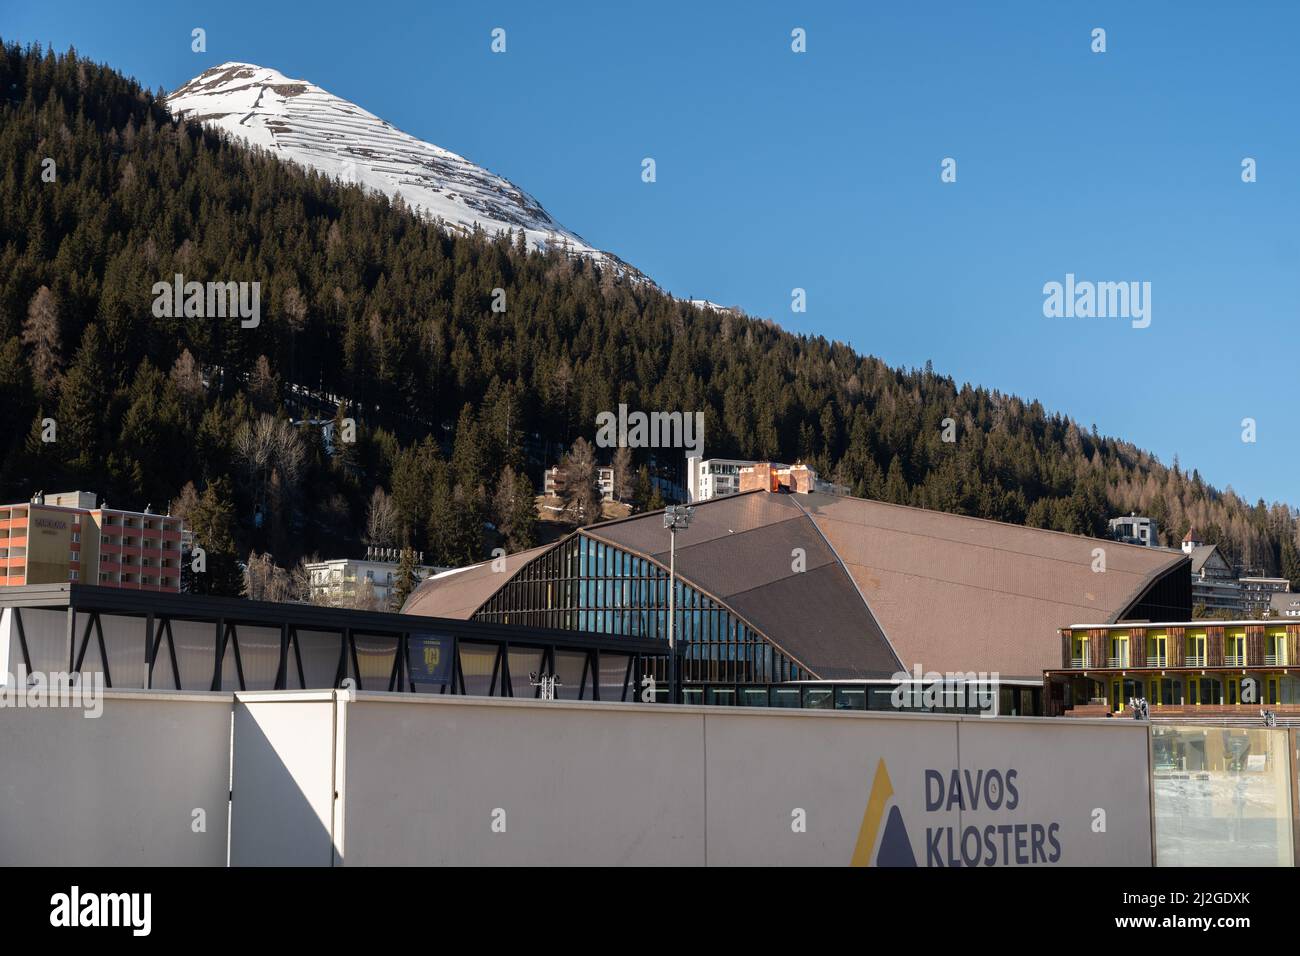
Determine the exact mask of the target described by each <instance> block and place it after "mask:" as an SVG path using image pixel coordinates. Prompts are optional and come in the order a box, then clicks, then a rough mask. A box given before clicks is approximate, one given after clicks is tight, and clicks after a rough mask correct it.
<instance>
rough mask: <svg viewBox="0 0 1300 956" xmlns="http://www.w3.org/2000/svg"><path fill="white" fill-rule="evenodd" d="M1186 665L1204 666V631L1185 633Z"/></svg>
mask: <svg viewBox="0 0 1300 956" xmlns="http://www.w3.org/2000/svg"><path fill="white" fill-rule="evenodd" d="M1186 664H1187V666H1188V667H1204V666H1205V633H1204V632H1201V633H1199V634H1188V635H1187V661H1186Z"/></svg>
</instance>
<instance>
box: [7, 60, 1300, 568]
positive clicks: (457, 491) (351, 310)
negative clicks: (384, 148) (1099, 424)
mask: <svg viewBox="0 0 1300 956" xmlns="http://www.w3.org/2000/svg"><path fill="white" fill-rule="evenodd" d="M0 90H3V91H7V93H6V95H4V96H0V169H5V170H7V171H9V175H6V176H3V177H0V406H3V408H4V409H5V414H3V415H0V500H3V501H22V500H25V499H26V498H27V497H28V496H29V495H30V494H31V493H32V492H34V491H35V490H36V489H38V488H47V489H49V488H57V487H69V488H72V487H81V488H83V489H85V490H95V491H99V492H100V493H101V494H105V495H106V496H107V498H108V500H109V501H112V502H114V503H115V504H118V505H120V506H132V507H135V508H143V507H144V506H145V505H146V504H148V503H149V502H153V503H154V504H155V506H158V505H159V504H160V503H162V502H167V501H175V500H176V498H177V496H178V494H179V495H180V497H181V498H182V499H185V498H186V495H185V492H184V489H186V488H187V487H189V488H190V491H191V493H192V494H191V495H190V498H191V499H192V498H193V497H194V494H193V493H194V492H195V490H196V489H197V491H198V492H201V493H202V497H203V502H202V508H200V509H198V510H197V511H195V510H193V509H192V508H191V509H190V510H189V511H188V512H187V513H188V514H189V515H190V518H189V519H188V520H190V523H191V524H193V525H194V527H196V528H203V527H205V525H204V522H206V531H205V532H204V534H206V535H208V536H211V535H213V534H217V535H219V536H222V537H224V538H226V539H229V540H230V541H232V542H233V544H231V545H229V547H228V548H227V551H228V552H229V554H231V555H233V554H238V556H239V557H241V558H243V557H246V556H247V555H248V552H249V550H250V549H251V548H256V549H258V550H260V551H270V552H271V553H272V554H274V556H275V559H276V561H277V562H278V563H280V564H282V565H287V564H288V563H291V562H292V561H294V560H296V558H297V556H298V555H300V554H304V553H305V554H310V553H312V552H318V553H320V554H322V555H340V554H353V555H359V554H361V553H363V552H364V544H363V543H362V541H361V540H360V536H361V534H362V533H363V532H362V529H365V528H366V527H367V521H366V518H367V514H368V512H370V511H373V510H374V509H373V508H372V507H371V506H370V502H371V501H372V495H373V494H374V492H375V490H376V488H379V489H381V490H382V491H385V492H390V493H391V496H392V509H391V510H392V511H393V512H395V514H396V519H395V524H396V528H397V531H396V532H391V527H390V533H386V534H385V535H381V536H380V537H379V538H377V539H374V540H377V541H379V542H381V543H382V544H384V545H385V546H393V545H395V544H400V543H402V542H405V541H409V542H411V543H412V544H413V545H414V546H415V547H416V548H418V549H421V550H425V551H426V552H428V557H429V558H430V559H431V560H432V562H433V563H435V564H447V565H450V564H464V563H468V562H470V561H476V560H481V559H482V557H483V556H484V554H485V553H486V551H485V542H484V541H483V540H482V538H483V534H482V531H483V521H484V520H487V521H491V522H492V523H493V524H495V525H496V526H497V527H498V528H502V527H506V526H507V525H508V523H509V522H510V521H511V515H512V514H514V511H513V510H512V508H510V507H508V506H509V505H510V503H511V501H514V500H518V499H522V498H523V497H529V498H530V500H531V496H530V495H527V496H526V495H523V494H520V490H521V489H523V490H525V491H529V492H530V491H531V489H527V488H526V487H525V486H526V484H527V482H526V481H524V480H523V478H522V477H521V475H520V472H521V471H523V472H526V473H527V475H528V476H529V477H531V478H532V480H533V483H534V485H535V483H536V482H537V479H538V478H539V477H540V474H541V470H542V467H543V466H549V465H552V464H554V463H555V461H556V459H557V457H558V455H559V453H560V450H561V449H560V446H568V445H569V444H570V443H572V442H573V441H574V440H575V439H576V438H577V437H579V436H586V437H587V438H590V437H591V436H592V435H593V433H594V430H595V424H594V423H595V420H596V415H598V414H599V413H600V412H601V411H603V410H610V409H615V408H617V407H618V405H619V404H620V403H626V404H627V405H628V407H629V408H632V409H638V410H667V411H671V410H679V409H680V410H686V411H695V410H699V411H703V412H704V415H705V428H706V446H705V447H706V451H707V453H708V454H710V455H716V456H721V457H736V458H769V457H770V458H774V459H776V460H791V459H794V458H796V457H798V458H803V459H804V460H805V461H808V462H810V463H811V464H812V465H813V466H814V467H815V468H816V469H817V471H818V472H820V473H822V474H824V475H828V476H831V477H833V478H835V479H836V480H838V481H840V482H841V483H843V484H846V485H848V486H850V487H851V488H852V489H853V492H854V493H855V494H857V495H859V496H863V497H874V498H880V499H883V500H887V501H892V502H897V503H900V504H913V505H920V506H923V507H928V508H934V509H938V510H942V511H949V512H953V513H957V514H967V515H974V516H979V517H985V518H995V519H997V520H1000V521H1008V522H1017V523H1024V524H1029V525H1035V526H1039V527H1049V528H1055V529H1057V530H1061V531H1071V532H1084V533H1093V534H1100V533H1104V532H1105V528H1106V519H1107V518H1108V517H1109V516H1111V515H1114V514H1126V513H1128V512H1129V511H1131V510H1137V511H1140V512H1142V513H1145V514H1149V515H1150V516H1152V517H1154V518H1156V519H1157V520H1158V521H1159V523H1160V528H1161V532H1162V535H1163V539H1162V540H1163V541H1164V542H1165V543H1166V544H1175V545H1176V544H1177V542H1179V541H1180V540H1181V538H1182V536H1183V534H1184V532H1185V531H1187V529H1188V528H1189V527H1190V526H1191V525H1195V526H1196V527H1197V528H1198V529H1199V531H1200V532H1201V537H1202V538H1203V539H1204V540H1206V541H1210V542H1218V543H1221V544H1222V545H1223V546H1224V548H1225V550H1226V551H1227V553H1228V555H1229V558H1230V559H1231V560H1233V561H1235V562H1237V563H1240V564H1244V565H1251V566H1256V567H1260V568H1262V569H1265V570H1276V569H1280V570H1282V571H1283V573H1284V574H1286V576H1287V577H1288V578H1291V579H1293V580H1294V581H1295V582H1296V585H1297V589H1298V590H1300V554H1297V551H1296V548H1295V540H1296V530H1297V524H1296V518H1295V515H1294V513H1293V512H1292V510H1291V509H1290V508H1288V507H1286V506H1285V505H1282V504H1276V505H1274V506H1273V507H1271V508H1270V507H1268V506H1267V505H1265V504H1264V503H1263V502H1259V503H1258V504H1256V505H1254V506H1253V507H1252V506H1251V505H1250V504H1249V503H1247V502H1245V501H1243V500H1242V499H1241V498H1240V497H1239V496H1238V495H1236V494H1234V493H1233V492H1232V491H1231V490H1227V491H1222V492H1220V491H1218V490H1216V489H1214V488H1213V487H1210V486H1208V485H1206V484H1205V483H1204V482H1203V481H1202V480H1201V478H1200V477H1199V475H1198V474H1197V473H1196V472H1195V471H1194V470H1191V469H1188V470H1186V471H1184V470H1183V469H1182V468H1180V467H1179V465H1178V463H1176V462H1175V464H1174V466H1173V467H1167V466H1165V465H1163V464H1162V463H1161V462H1159V461H1158V460H1157V459H1155V458H1154V457H1153V456H1151V455H1150V454H1149V453H1147V452H1144V451H1142V450H1141V449H1138V448H1136V447H1134V446H1133V445H1132V444H1130V443H1128V442H1125V441H1122V440H1118V439H1114V438H1109V437H1106V436H1103V435H1100V434H1098V433H1097V432H1096V431H1095V430H1088V429H1086V428H1082V427H1080V426H1079V424H1078V423H1076V422H1074V421H1072V420H1070V419H1069V418H1066V417H1064V416H1061V415H1058V414H1053V413H1051V412H1050V411H1048V410H1046V409H1044V408H1043V407H1042V406H1041V405H1040V404H1039V403H1037V402H1033V401H1024V400H1021V399H1019V398H1017V397H1015V396H1010V395H1006V394H1003V393H999V392H997V391H993V390H990V389H987V388H982V387H976V386H971V385H964V386H959V385H958V384H957V383H955V382H954V381H953V380H952V379H951V378H948V377H944V376H942V375H938V374H935V373H934V372H933V371H932V370H931V369H929V368H928V367H927V368H926V369H924V370H916V369H913V370H906V369H895V368H890V367H889V366H888V365H886V364H885V363H884V362H882V361H881V360H880V359H877V358H873V357H870V356H866V355H862V354H859V353H856V352H854V351H853V350H851V349H850V348H848V347H847V346H845V345H842V344H839V343H833V342H828V341H826V340H825V339H822V338H819V337H813V336H796V335H791V334H789V333H786V332H783V331H781V330H780V329H779V328H778V327H777V326H776V325H774V324H772V323H769V322H766V321H760V320H755V319H748V318H745V317H742V316H737V315H735V314H732V313H728V312H721V311H715V310H714V309H711V308H707V307H699V306H695V305H691V304H688V303H686V302H684V301H682V300H680V299H674V298H672V297H670V296H668V295H666V294H665V293H664V292H663V291H662V290H660V289H658V288H656V287H655V286H653V285H652V284H650V283H648V282H638V281H629V280H628V279H626V278H624V277H621V276H619V275H616V274H614V272H613V270H609V269H597V268H596V267H595V266H594V265H593V262H592V260H591V259H589V258H585V257H569V258H566V257H564V256H562V255H561V254H560V253H559V252H558V251H556V250H555V248H554V246H552V247H551V249H550V250H549V251H547V252H542V253H539V252H536V251H530V252H527V253H526V254H525V253H524V252H522V251H521V250H519V249H517V248H513V247H511V246H509V245H508V244H507V243H505V242H504V241H488V240H486V239H484V238H482V237H475V236H466V235H463V234H459V233H457V232H454V231H449V230H446V229H440V228H436V227H435V226H434V225H433V224H432V223H431V222H428V221H422V220H420V219H417V218H416V217H414V216H413V215H411V213H410V211H409V210H408V209H399V208H396V207H395V206H394V205H393V204H391V203H389V202H386V201H380V200H379V199H378V198H376V197H375V196H373V195H368V194H365V193H363V192H362V191H360V190H358V189H352V188H343V187H341V186H340V185H339V183H338V182H337V181H335V180H331V179H327V178H323V177H321V176H319V175H315V174H310V175H309V174H308V172H307V171H305V170H304V169H303V168H302V167H301V166H299V165H297V164H294V163H285V162H281V161H280V160H279V159H278V158H277V157H276V155H275V154H273V153H269V152H263V151H258V152H254V151H252V150H249V149H248V148H246V147H245V146H244V145H243V144H242V143H240V142H236V141H233V140H231V139H230V138H229V137H227V136H224V135H219V134H218V133H217V132H216V131H214V130H211V129H207V128H205V127H203V126H202V125H201V124H199V123H188V122H187V123H178V122H176V121H175V120H174V117H173V116H172V115H171V114H170V113H169V112H168V111H167V110H166V108H165V107H164V106H163V105H161V103H160V102H159V101H158V100H156V99H155V98H154V97H153V96H151V95H150V94H149V93H148V92H147V91H145V90H142V89H141V88H140V87H139V85H138V84H136V83H135V82H133V81H130V80H128V79H126V78H125V77H123V76H122V75H121V74H119V73H116V72H115V71H113V70H111V69H109V68H108V67H104V66H99V65H96V64H94V63H91V62H90V61H87V60H85V59H81V58H78V57H76V56H74V55H65V56H61V57H60V56H55V55H53V54H48V55H47V54H46V53H45V52H44V51H43V50H40V49H35V50H32V49H29V50H27V51H24V50H23V49H21V48H19V47H17V46H15V45H13V44H9V45H6V46H3V48H2V49H0ZM44 157H48V158H49V159H50V160H53V161H54V163H55V164H56V165H57V169H58V178H57V181H48V182H47V181H43V180H42V175H41V174H42V167H43V165H44V163H43V158H44ZM51 168H52V167H51ZM176 273H184V274H185V276H186V278H187V279H188V278H191V277H192V278H194V279H195V280H200V281H219V282H226V281H255V282H259V283H260V284H261V290H262V295H261V300H260V301H261V322H260V324H259V325H257V326H256V327H253V328H243V327H242V326H241V323H239V322H238V321H230V320H222V319H221V318H215V319H214V318H182V317H173V318H160V317H155V316H154V315H153V313H152V308H151V306H152V303H153V299H154V295H153V292H152V289H153V287H154V284H155V283H157V282H158V281H159V280H164V281H170V280H171V279H172V277H173V276H174V275H175V274H176ZM864 281H865V280H864ZM497 287H500V288H502V289H504V290H505V292H506V301H507V302H508V303H509V309H508V311H506V312H499V311H497V310H494V309H493V296H492V295H491V290H493V289H494V288H497ZM870 318H871V317H870V316H864V317H863V320H864V321H868V320H869V319H870ZM304 389H307V390H310V391H311V392H313V393H315V395H316V396H318V397H326V396H327V397H326V398H323V400H321V401H316V402H315V403H314V404H313V403H311V402H308V401H307V400H306V399H305V398H304ZM336 401H337V402H341V403H342V405H343V408H342V409H340V410H339V412H338V414H340V415H342V416H355V418H356V422H357V426H358V427H357V432H356V439H357V440H356V443H355V445H343V444H335V445H333V447H332V449H326V447H325V445H324V443H323V441H322V439H321V435H320V432H319V429H318V428H315V427H313V426H311V425H309V424H306V423H301V420H302V419H304V418H306V419H321V418H329V417H332V416H333V415H334V414H335V409H334V403H335V402H336ZM47 418H53V419H55V420H56V421H57V423H58V440H57V441H56V442H48V441H46V440H43V436H44V434H45V428H46V419H47ZM290 418H292V419H294V420H296V421H299V422H300V424H298V425H295V426H293V429H292V430H291V429H290V428H289V427H288V424H287V423H288V421H289V419H290ZM944 419H951V420H953V421H954V422H956V423H957V425H958V430H957V441H955V442H946V441H944V440H943V438H942V436H943V433H944V430H945V425H944V424H943V423H944ZM267 427H269V428H270V431H269V432H267V436H269V438H273V439H276V441H277V442H278V443H279V444H278V445H276V447H278V448H279V449H280V452H278V453H277V454H281V456H282V457H283V461H276V462H274V463H271V462H269V460H268V459H267V457H266V456H265V455H263V454H262V452H259V451H258V450H257V449H258V448H259V447H264V445H258V444H257V443H251V444H250V442H248V441H245V440H244V439H248V438H253V437H255V435H254V433H253V431H252V430H253V429H254V428H257V429H262V430H265V429H266V428H267ZM295 435H296V436H297V437H298V438H299V439H300V442H296V441H294V440H293V437H294V436H295ZM277 436H278V437H277ZM250 449H251V451H250ZM259 456H260V457H259ZM602 457H603V456H602ZM658 461H659V463H660V464H670V463H674V464H675V463H680V461H681V458H680V456H678V455H676V454H671V455H670V454H669V453H665V452H664V451H663V450H662V449H660V450H659V459H658ZM641 464H646V465H652V464H654V462H651V461H650V454H649V453H648V452H647V451H646V450H638V451H637V452H636V453H635V461H634V467H635V466H638V465H641ZM190 483H192V485H193V487H190ZM638 484H639V482H638ZM646 484H647V485H648V476H647V482H646ZM502 489H507V490H510V489H513V491H514V494H512V495H509V496H503V495H502V494H501V490H502ZM504 498H509V499H510V501H506V500H504ZM259 506H260V507H261V508H262V511H261V514H263V515H269V517H268V518H267V520H266V522H265V523H264V524H261V525H259V524H258V523H256V522H255V518H254V515H255V513H257V512H256V511H255V509H256V508H257V507H259ZM394 534H395V535H396V540H394ZM510 546H511V547H512V548H514V547H516V546H518V547H523V546H525V545H524V544H523V543H522V542H516V543H512V544H511V545H510ZM488 547H490V545H488ZM213 554H214V552H213V551H211V550H210V551H209V561H210V562H211V560H212V558H213ZM232 560H233V558H232Z"/></svg>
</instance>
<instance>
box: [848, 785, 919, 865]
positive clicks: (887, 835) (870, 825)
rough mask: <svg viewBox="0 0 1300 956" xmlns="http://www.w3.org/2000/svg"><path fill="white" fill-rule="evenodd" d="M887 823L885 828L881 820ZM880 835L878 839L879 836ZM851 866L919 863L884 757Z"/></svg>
mask: <svg viewBox="0 0 1300 956" xmlns="http://www.w3.org/2000/svg"><path fill="white" fill-rule="evenodd" d="M882 821H883V822H884V827H883V829H882V827H881V822H882ZM877 838H878V839H877ZM850 865H851V866H916V854H915V853H913V852H912V841H911V839H909V838H908V835H907V827H906V825H904V823H903V813H902V811H901V810H899V808H898V801H897V800H895V799H894V785H893V783H891V782H890V780H889V770H888V769H887V768H886V767H885V761H884V760H883V759H882V760H881V761H880V763H879V764H877V765H876V777H875V779H874V780H873V781H872V782H871V796H870V797H869V798H868V799H867V809H866V810H865V811H864V812H863V814H862V827H861V828H860V829H859V830H858V843H857V846H855V847H854V848H853V860H852V862H851V863H850Z"/></svg>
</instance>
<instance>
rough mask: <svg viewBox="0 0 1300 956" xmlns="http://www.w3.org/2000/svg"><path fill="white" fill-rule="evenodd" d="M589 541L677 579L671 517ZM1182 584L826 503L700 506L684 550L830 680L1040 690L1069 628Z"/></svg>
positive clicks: (420, 595)
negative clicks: (948, 681) (968, 679)
mask: <svg viewBox="0 0 1300 956" xmlns="http://www.w3.org/2000/svg"><path fill="white" fill-rule="evenodd" d="M582 533H583V534H585V535H588V536H590V537H593V538H597V539H600V540H603V541H606V542H608V543H610V544H614V545H617V546H619V547H622V548H624V549H626V550H628V551H632V552H636V553H639V554H642V555H645V556H647V557H649V558H651V559H653V560H655V561H658V562H659V563H661V564H663V565H664V566H667V564H668V544H669V536H668V532H667V531H665V530H664V527H663V517H662V512H658V511H656V512H652V513H649V514H643V515H635V516H633V517H631V518H624V519H620V520H617V521H609V522H604V523H602V524H597V525H592V526H591V527H588V528H585V529H583V531H582ZM1098 548H1101V549H1103V550H1104V552H1105V561H1106V564H1105V568H1106V570H1105V571H1104V572H1101V573H1097V572H1094V570H1093V566H1094V551H1095V549H1098ZM544 550H545V548H535V549H533V550H531V551H525V552H520V553H519V554H515V555H510V556H509V557H508V558H506V572H507V573H506V574H501V573H494V572H492V570H491V565H490V563H488V564H483V565H476V566H474V567H473V568H469V569H466V570H464V571H459V572H451V573H448V574H445V575H439V576H437V577H434V578H431V579H429V580H428V581H426V582H424V583H423V584H421V585H420V587H419V588H418V589H417V590H416V591H415V593H414V594H412V596H411V599H410V601H408V603H407V606H406V607H405V608H404V610H405V611H407V612H410V613H415V614H431V615H437V616H443V617H469V616H471V615H472V614H473V613H474V611H475V610H477V608H478V607H479V606H481V605H482V604H483V602H485V601H486V600H487V599H488V598H489V597H490V596H491V595H492V594H493V593H495V591H496V590H497V588H499V587H500V586H501V584H503V583H504V582H505V580H506V579H507V578H508V577H509V576H510V574H513V573H514V572H515V571H516V570H517V569H518V568H519V567H521V566H522V565H523V564H524V563H525V562H526V561H528V560H530V559H531V558H533V557H535V556H537V555H538V554H540V553H542V551H544ZM1186 568H1187V558H1186V556H1185V555H1183V554H1182V553H1181V552H1176V551H1166V550H1163V549H1158V548H1144V547H1139V546H1135V545H1126V544H1121V543H1118V542H1115V541H1111V540H1102V539H1097V538H1088V537H1082V536H1079V535H1071V534H1062V533H1060V532H1055V531H1045V530H1042V529H1038V528H1027V527H1023V526H1020V525H1011V524H1003V523H1000V522H996V521H987V520H984V519H980V518H968V517H963V516H961V515H952V514H947V513H944V512H939V511H928V510H925V509H921V508H909V507H903V506H900V505H891V504H886V503H884V502H880V501H870V500H866V499H862V498H848V497H840V496H832V495H824V494H770V493H767V492H763V491H757V492H747V493H744V494H740V495H731V496H727V497H723V498H715V499H712V500H710V501H704V502H699V503H698V504H696V505H695V514H694V519H693V521H692V522H691V526H690V527H689V528H688V529H687V530H685V531H681V532H679V533H678V536H677V571H678V574H679V575H681V577H682V578H683V579H684V580H686V581H687V582H689V583H690V584H692V585H693V586H694V587H696V588H698V589H699V590H701V591H703V592H705V593H707V594H709V595H711V596H712V597H714V598H715V599H717V600H718V601H719V602H721V603H722V604H724V605H726V606H728V607H730V608H731V609H732V610H733V611H734V612H735V613H736V614H738V615H739V616H741V617H742V618H744V619H745V620H747V621H748V622H749V623H750V624H751V625H752V626H753V627H754V628H755V629H756V630H758V631H760V632H761V633H763V634H765V635H766V636H767V637H768V638H769V639H770V640H771V641H772V642H773V643H774V644H775V645H777V646H778V647H779V648H780V649H781V650H783V651H784V652H785V653H786V654H788V655H789V656H790V657H792V658H794V659H795V660H796V661H798V662H799V663H800V664H802V665H803V666H804V667H806V668H807V669H808V670H810V671H812V672H813V673H814V674H815V675H817V676H818V677H821V678H825V679H833V678H840V679H844V678H852V677H882V676H883V677H888V676H890V675H891V674H893V673H894V672H896V671H897V670H899V669H900V668H901V669H904V670H911V669H912V667H913V666H914V665H920V666H921V668H922V669H923V670H924V671H940V672H943V671H958V670H959V671H963V672H964V671H987V672H993V671H996V672H998V673H999V674H1001V676H1003V677H1007V678H1012V677H1029V678H1038V677H1041V676H1042V671H1043V670H1044V669H1046V668H1049V667H1057V666H1059V664H1060V644H1059V638H1058V634H1057V632H1058V629H1059V628H1061V627H1066V626H1069V625H1070V624H1072V623H1074V622H1077V621H1080V620H1094V621H1098V622H1106V621H1112V620H1116V619H1118V618H1120V617H1121V616H1123V615H1125V614H1127V613H1129V612H1130V610H1131V609H1132V608H1134V606H1135V605H1137V604H1138V602H1139V601H1140V600H1142V599H1143V596H1144V595H1145V594H1146V593H1147V592H1148V591H1149V590H1150V589H1151V588H1152V587H1153V586H1154V585H1155V584H1156V583H1157V582H1159V581H1161V580H1162V579H1164V578H1165V576H1173V575H1176V574H1180V573H1181V575H1182V576H1184V577H1188V581H1189V582H1190V576H1189V575H1188V573H1187V570H1186ZM1180 569H1181V571H1180ZM1188 586H1189V587H1190V583H1189V584H1188ZM1186 615H1190V607H1189V608H1188V609H1187V612H1186ZM1186 615H1184V616H1186Z"/></svg>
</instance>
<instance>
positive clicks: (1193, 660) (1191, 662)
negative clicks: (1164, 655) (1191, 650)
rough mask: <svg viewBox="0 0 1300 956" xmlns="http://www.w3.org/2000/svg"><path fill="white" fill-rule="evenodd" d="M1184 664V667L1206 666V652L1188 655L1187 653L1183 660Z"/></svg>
mask: <svg viewBox="0 0 1300 956" xmlns="http://www.w3.org/2000/svg"><path fill="white" fill-rule="evenodd" d="M1183 666H1184V667H1204V666H1205V655H1204V654H1188V655H1187V659H1186V660H1185V661H1184V662H1183Z"/></svg>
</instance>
